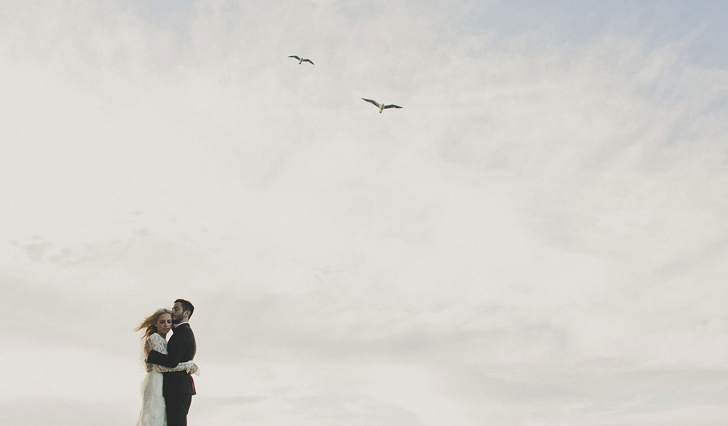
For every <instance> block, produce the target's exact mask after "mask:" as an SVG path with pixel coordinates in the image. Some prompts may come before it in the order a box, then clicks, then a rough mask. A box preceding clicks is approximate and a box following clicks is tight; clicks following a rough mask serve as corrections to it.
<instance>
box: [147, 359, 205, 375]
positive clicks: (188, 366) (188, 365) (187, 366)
mask: <svg viewBox="0 0 728 426" xmlns="http://www.w3.org/2000/svg"><path fill="white" fill-rule="evenodd" d="M154 369H155V370H157V371H159V372H160V373H168V372H170V371H186V372H187V373H189V374H197V375H198V376H199V375H200V373H199V371H200V370H199V368H197V365H195V363H194V362H192V361H187V362H180V363H179V364H177V366H176V367H174V368H167V367H164V366H162V365H157V364H154Z"/></svg>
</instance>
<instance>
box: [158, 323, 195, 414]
mask: <svg viewBox="0 0 728 426" xmlns="http://www.w3.org/2000/svg"><path fill="white" fill-rule="evenodd" d="M167 352H168V355H165V354H161V353H159V352H157V351H150V352H149V355H148V356H147V362H148V363H150V364H158V365H162V366H165V367H169V368H174V367H176V366H177V364H179V363H180V362H186V361H192V359H194V357H195V352H197V344H196V343H195V335H194V333H192V329H191V328H190V325H189V324H188V323H184V324H180V325H179V326H177V327H175V329H174V334H173V335H172V337H171V338H170V339H169V343H168V344H167ZM162 389H163V390H162V392H163V394H164V402H165V404H166V406H167V426H186V425H187V412H188V411H189V409H190V404H191V403H192V395H196V394H197V392H195V382H194V380H192V376H190V375H189V374H187V373H186V372H184V371H171V372H169V373H164V383H163V385H162Z"/></svg>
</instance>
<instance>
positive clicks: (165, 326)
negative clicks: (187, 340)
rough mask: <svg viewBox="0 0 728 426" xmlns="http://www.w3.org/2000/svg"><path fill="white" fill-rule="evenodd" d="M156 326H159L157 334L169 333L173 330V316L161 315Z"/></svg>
mask: <svg viewBox="0 0 728 426" xmlns="http://www.w3.org/2000/svg"><path fill="white" fill-rule="evenodd" d="M154 325H156V326H157V333H159V334H167V333H168V332H169V329H170V328H172V315H170V314H162V315H160V316H159V317H158V318H157V323H156V324H154Z"/></svg>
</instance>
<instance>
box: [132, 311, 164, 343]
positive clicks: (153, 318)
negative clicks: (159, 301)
mask: <svg viewBox="0 0 728 426" xmlns="http://www.w3.org/2000/svg"><path fill="white" fill-rule="evenodd" d="M163 314H169V315H172V311H170V310H169V309H165V308H162V309H157V311H156V312H154V313H153V314H151V315H149V316H148V317H146V318H145V319H144V321H142V323H141V324H139V327H137V328H135V329H134V331H139V330H142V329H146V331H145V332H144V335H142V337H141V338H142V339H143V338H145V337H149V336H151V335H152V334H154V333H156V332H157V326H156V325H155V324H156V323H157V320H158V319H159V316H160V315H163Z"/></svg>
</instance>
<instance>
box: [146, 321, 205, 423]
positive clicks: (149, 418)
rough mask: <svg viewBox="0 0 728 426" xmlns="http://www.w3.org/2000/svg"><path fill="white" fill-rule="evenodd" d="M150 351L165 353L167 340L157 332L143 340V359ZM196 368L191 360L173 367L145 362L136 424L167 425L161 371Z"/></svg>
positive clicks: (188, 370)
mask: <svg viewBox="0 0 728 426" xmlns="http://www.w3.org/2000/svg"><path fill="white" fill-rule="evenodd" d="M150 351H157V352H159V353H163V354H166V353H167V341H166V340H164V337H162V336H160V335H159V334H157V333H154V334H152V335H151V336H149V337H148V338H147V339H145V340H144V358H143V359H144V360H146V359H147V355H149V352H150ZM193 367H194V369H195V370H196V368H197V366H195V365H194V364H193V363H192V361H188V362H183V363H180V364H178V365H177V366H176V367H175V368H167V367H163V366H161V365H157V364H147V375H146V377H144V381H142V411H141V413H140V414H139V421H138V422H137V426H167V412H166V411H165V404H164V396H163V395H162V383H163V381H164V378H163V376H162V373H164V372H167V371H183V370H185V371H187V372H190V370H191V369H193Z"/></svg>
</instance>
